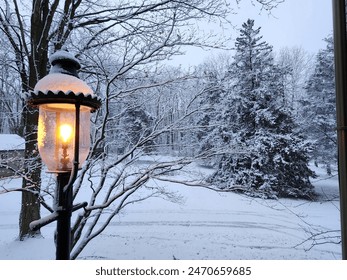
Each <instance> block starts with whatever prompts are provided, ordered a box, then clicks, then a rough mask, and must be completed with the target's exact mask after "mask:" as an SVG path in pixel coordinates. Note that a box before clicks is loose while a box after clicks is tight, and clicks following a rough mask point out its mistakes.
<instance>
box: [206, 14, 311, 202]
mask: <svg viewBox="0 0 347 280" xmlns="http://www.w3.org/2000/svg"><path fill="white" fill-rule="evenodd" d="M259 33H260V28H257V29H255V28H254V21H253V20H248V21H247V22H246V23H244V24H243V25H242V29H241V32H240V36H239V37H238V38H237V40H236V54H235V56H234V62H233V63H232V65H231V67H230V71H229V75H228V76H229V77H230V79H233V80H234V81H233V84H234V87H233V94H229V98H227V99H226V102H227V103H226V104H225V107H226V109H225V112H224V116H223V117H224V118H225V120H228V119H229V120H231V119H233V123H231V122H227V123H228V124H229V130H231V131H230V132H229V134H230V135H232V141H233V143H234V144H237V145H238V146H239V147H242V148H243V151H242V152H240V153H236V152H235V153H226V154H225V155H224V156H223V157H222V158H221V160H220V162H219V166H218V168H217V171H216V172H215V173H214V174H213V175H212V177H211V181H212V182H213V183H215V184H216V185H217V186H218V187H220V188H227V189H232V190H235V191H240V192H243V193H246V194H249V195H252V196H260V197H264V198H276V197H302V198H311V197H312V195H313V186H312V184H311V183H310V176H314V173H313V172H312V171H311V170H310V169H309V168H308V161H309V151H310V145H309V143H308V142H307V141H305V139H304V138H303V136H302V135H299V134H298V133H297V132H295V131H296V129H295V128H296V125H295V123H294V119H293V117H292V116H291V115H290V112H289V111H288V110H287V109H286V107H285V102H284V86H283V83H282V80H283V79H281V77H282V76H283V71H282V69H281V68H280V67H278V66H276V65H275V63H274V60H273V55H272V47H271V46H270V45H268V44H267V43H266V42H265V41H262V37H261V36H260V35H259ZM228 108H230V109H229V110H228ZM228 113H229V114H228ZM235 113H236V116H231V114H235Z"/></svg>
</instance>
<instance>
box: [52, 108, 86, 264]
mask: <svg viewBox="0 0 347 280" xmlns="http://www.w3.org/2000/svg"><path fill="white" fill-rule="evenodd" d="M75 109H76V111H75V138H74V139H75V142H74V158H73V162H72V170H71V172H64V173H58V174H57V191H56V205H57V210H56V211H57V213H58V219H57V236H56V259H57V260H69V259H70V253H71V242H72V240H71V214H72V203H73V194H72V190H73V183H74V182H75V180H76V177H77V172H78V164H79V141H80V140H79V139H80V104H76V105H75Z"/></svg>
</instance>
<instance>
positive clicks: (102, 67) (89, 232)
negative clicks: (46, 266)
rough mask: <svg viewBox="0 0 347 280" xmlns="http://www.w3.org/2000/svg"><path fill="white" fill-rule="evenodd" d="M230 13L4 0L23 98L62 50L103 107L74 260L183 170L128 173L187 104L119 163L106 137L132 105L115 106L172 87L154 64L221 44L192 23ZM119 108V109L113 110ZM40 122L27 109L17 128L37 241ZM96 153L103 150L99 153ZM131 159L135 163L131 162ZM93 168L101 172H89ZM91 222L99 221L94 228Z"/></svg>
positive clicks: (177, 5)
mask: <svg viewBox="0 0 347 280" xmlns="http://www.w3.org/2000/svg"><path fill="white" fill-rule="evenodd" d="M236 2H239V1H238V0H237V1H236ZM257 2H258V3H259V4H260V7H262V8H264V9H266V10H271V8H273V7H276V6H277V5H278V4H279V3H280V2H282V1H281V0H272V1H262V0H257ZM228 6H229V4H228V2H227V1H224V0H191V1H169V0H151V1H128V0H124V1H117V3H115V4H110V3H108V2H107V1H103V0H98V1H94V0H65V1H59V0H51V1H43V0H35V1H24V0H23V1H17V0H12V1H10V0H4V5H1V8H0V31H1V32H0V34H1V35H0V36H1V38H3V39H4V40H6V44H7V45H8V46H9V48H10V49H11V50H12V53H13V56H12V64H11V65H12V67H13V68H14V69H16V72H17V76H18V77H19V79H20V81H21V89H22V91H23V92H26V91H28V90H31V89H33V87H34V86H35V84H36V82H37V81H38V80H39V79H40V78H42V77H43V76H45V75H46V74H47V71H48V69H49V65H48V56H49V54H51V53H53V52H54V51H56V50H59V49H62V48H65V49H69V50H71V51H72V52H74V53H76V54H77V55H78V57H79V59H80V60H81V62H82V64H83V69H82V70H83V73H84V74H83V76H84V78H85V79H87V80H88V81H90V83H92V84H93V85H94V88H95V89H96V91H97V92H98V93H99V94H101V95H102V97H103V98H104V106H103V108H102V110H101V111H100V112H99V113H98V115H97V116H96V118H95V122H96V124H97V129H96V131H95V134H94V135H93V138H94V146H93V149H92V150H93V151H94V153H92V154H93V155H94V156H95V155H99V156H100V157H101V158H100V162H99V165H95V164H94V163H95V161H94V160H89V161H88V162H87V164H86V166H85V168H84V169H83V170H82V172H81V174H80V177H79V178H80V179H79V181H78V182H77V183H76V186H75V196H76V197H77V196H78V193H79V190H80V187H81V185H82V183H83V182H84V181H87V183H89V184H90V190H91V196H90V202H89V203H88V206H86V207H85V209H84V212H83V213H82V214H81V215H80V216H79V217H78V219H77V221H76V224H75V226H74V227H73V233H74V246H75V249H74V250H75V251H74V252H73V255H72V257H73V258H75V257H77V255H78V254H79V253H80V252H81V250H82V249H83V248H84V246H85V245H86V244H87V243H88V242H89V241H90V240H91V239H92V238H94V237H95V236H97V234H98V233H100V232H101V231H102V230H103V229H104V228H105V227H106V226H107V224H108V223H109V222H110V220H111V219H112V217H114V215H116V214H117V213H118V212H119V210H120V209H122V208H123V207H124V206H126V205H127V204H128V203H131V202H135V201H137V200H142V199H144V198H145V197H147V196H153V195H157V194H159V193H160V194H163V193H164V194H165V191H163V190H153V189H150V190H151V192H150V193H149V194H145V195H144V196H141V197H140V198H134V196H132V195H133V194H135V192H137V191H138V190H139V189H140V187H142V186H146V183H147V182H148V181H149V180H150V179H151V177H152V176H154V175H155V176H157V175H160V174H162V173H163V172H167V171H170V172H171V171H172V170H176V169H180V168H182V166H183V165H184V164H186V163H187V161H186V160H182V159H180V160H178V161H177V160H175V161H172V162H170V163H167V162H162V163H160V164H159V163H158V164H157V163H156V164H153V165H151V166H148V167H147V168H146V172H143V171H142V170H136V169H135V170H133V165H132V163H133V161H134V160H135V159H137V158H138V156H139V155H141V154H142V152H143V151H144V147H146V145H147V144H148V143H151V142H152V141H154V139H155V138H156V137H157V136H159V135H162V134H163V133H168V131H170V130H171V131H172V128H173V125H174V126H176V127H177V126H178V125H182V124H183V123H184V122H185V121H186V120H187V118H188V117H189V116H190V115H191V114H192V113H193V110H191V108H190V107H186V108H185V109H186V112H185V114H182V115H181V116H179V117H178V119H177V120H175V121H174V122H171V124H169V125H162V124H163V121H162V118H160V117H159V118H157V119H152V120H150V122H149V124H150V125H149V124H148V126H147V127H146V129H145V133H142V132H143V131H142V130H141V135H140V136H141V137H139V138H138V139H136V141H135V142H133V143H132V145H130V146H129V147H127V148H126V149H125V150H124V152H123V154H122V155H120V156H119V157H118V158H117V159H114V158H113V159H112V160H111V161H109V157H105V156H104V155H105V152H106V151H107V148H108V146H112V143H114V141H111V142H108V141H106V140H108V139H111V140H112V139H113V138H112V137H111V136H110V135H111V134H112V131H113V130H114V127H113V126H114V125H119V119H120V117H122V116H124V115H125V113H126V110H128V111H129V108H130V109H131V108H132V107H131V102H130V101H127V102H128V103H127V104H123V105H124V106H120V105H122V104H121V103H122V102H123V101H124V100H125V98H127V97H129V96H133V95H134V93H138V92H140V91H143V90H144V89H149V88H153V87H154V86H155V85H156V86H159V84H163V83H164V84H165V83H168V81H156V79H155V76H151V75H153V73H156V71H155V70H154V69H155V68H157V67H159V62H161V61H163V60H165V59H168V58H170V57H171V56H173V55H176V54H180V53H181V50H180V47H182V46H187V45H190V46H199V47H221V46H222V43H223V40H221V38H217V37H216V36H215V34H204V33H202V31H201V30H200V28H199V26H198V25H197V23H198V22H203V23H206V22H207V23H208V22H217V23H218V24H225V23H227V21H226V16H227V13H228ZM130 82H131V83H130ZM130 99H131V98H130ZM119 101H120V102H119ZM188 105H189V104H188ZM129 106H130V107H129ZM116 108H118V109H120V111H117V112H114V110H115V109H116ZM37 118H38V113H37V111H33V110H31V109H29V108H28V107H24V108H23V112H22V115H21V123H23V127H24V131H23V136H25V139H26V147H25V161H26V162H25V172H24V173H23V184H22V194H23V195H22V209H21V214H20V238H21V239H23V238H25V237H26V236H35V235H36V234H38V232H37V231H32V230H31V229H30V227H29V224H30V222H32V221H33V220H37V219H39V217H40V203H39V202H41V204H43V205H44V206H45V207H46V208H47V209H50V207H49V206H48V205H46V204H45V201H44V200H43V197H42V196H41V195H40V187H41V162H40V158H39V155H38V152H37V147H36V136H37V135H36V125H37ZM149 119H150V118H149ZM159 128H160V129H159ZM110 137H111V138H110ZM100 147H101V149H102V150H103V152H102V153H101V154H100V153H96V152H95V151H96V150H100ZM131 155H132V159H131V160H129V156H131ZM102 156H104V157H102ZM96 169H97V171H98V172H95V171H96ZM129 170H130V171H129ZM96 174H98V175H96ZM105 192H106V195H105V196H104V198H103V200H100V199H99V194H101V193H103V194H105ZM168 195H169V196H170V194H168ZM111 205H112V207H113V210H112V211H110V212H109V213H112V214H111V215H109V217H108V218H107V219H106V221H105V222H104V223H103V224H102V225H101V226H99V228H98V229H97V226H98V221H99V220H100V219H101V218H100V217H101V215H102V214H103V213H104V211H105V209H106V208H108V207H111ZM91 219H94V221H95V222H93V223H92V224H91V226H90V225H89V221H90V220H91ZM87 221H88V223H87ZM78 242H80V243H78Z"/></svg>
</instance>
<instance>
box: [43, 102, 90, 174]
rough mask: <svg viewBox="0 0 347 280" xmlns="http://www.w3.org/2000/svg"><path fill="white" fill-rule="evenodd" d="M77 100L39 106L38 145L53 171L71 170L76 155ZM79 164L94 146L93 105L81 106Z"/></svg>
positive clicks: (44, 160) (49, 169)
mask: <svg viewBox="0 0 347 280" xmlns="http://www.w3.org/2000/svg"><path fill="white" fill-rule="evenodd" d="M75 110H76V109H75V105H73V104H55V103H54V104H44V105H40V107H39V124H38V148H39V152H40V155H41V158H42V161H43V162H44V163H45V164H46V166H47V168H48V171H50V172H68V171H71V169H72V165H73V157H74V143H75V118H76V111H75ZM79 137H80V138H79V168H81V166H82V164H83V162H84V161H85V160H86V158H87V157H88V154H89V149H90V108H89V107H85V106H81V108H80V135H79Z"/></svg>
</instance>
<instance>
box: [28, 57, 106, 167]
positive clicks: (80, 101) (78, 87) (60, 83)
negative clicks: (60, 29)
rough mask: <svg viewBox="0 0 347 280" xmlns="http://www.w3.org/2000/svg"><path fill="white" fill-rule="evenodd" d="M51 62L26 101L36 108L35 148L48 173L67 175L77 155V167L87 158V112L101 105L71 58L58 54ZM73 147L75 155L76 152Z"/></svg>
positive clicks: (88, 130)
mask: <svg viewBox="0 0 347 280" xmlns="http://www.w3.org/2000/svg"><path fill="white" fill-rule="evenodd" d="M50 63H51V66H52V67H51V70H50V73H49V74H48V75H47V76H45V77H44V78H42V79H41V80H40V81H38V83H37V84H36V86H35V88H34V90H33V91H31V92H29V93H28V95H27V97H28V98H27V101H28V104H29V105H32V106H38V107H39V122H38V139H37V140H38V149H39V152H40V155H41V158H42V161H43V162H44V163H45V165H46V166H47V169H48V172H54V173H61V172H70V171H71V170H72V169H73V165H74V160H76V156H77V160H78V168H80V167H81V165H82V164H83V162H84V161H85V160H86V158H87V157H88V154H89V149H90V113H91V112H93V111H95V110H96V109H98V108H99V107H100V105H101V102H100V99H99V98H98V97H96V96H95V95H94V93H93V91H92V89H91V88H90V87H89V86H88V85H87V84H86V83H85V82H84V81H82V80H81V79H79V78H78V75H77V70H78V69H80V64H79V62H78V60H77V59H76V58H75V57H74V56H73V55H71V54H70V53H68V52H66V51H58V52H56V53H54V54H53V55H52V56H51V57H50ZM76 120H78V123H79V127H77V129H76ZM80 128H81V129H80ZM76 137H77V138H78V139H77V138H76ZM76 139H77V140H78V141H76ZM76 144H77V146H78V147H76V148H77V149H78V153H75V150H76V149H75V146H76ZM75 155H76V156H75Z"/></svg>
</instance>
